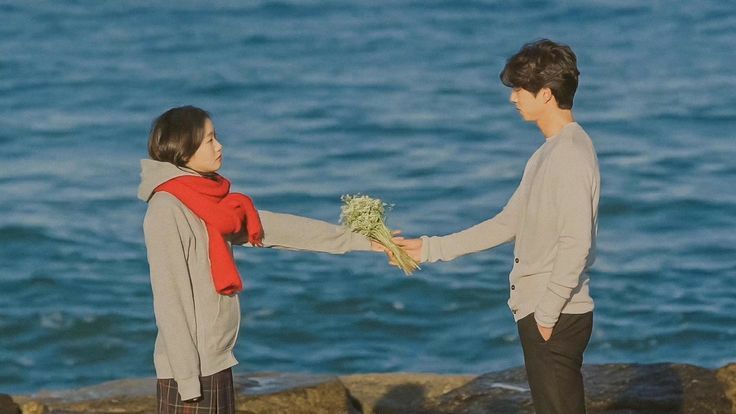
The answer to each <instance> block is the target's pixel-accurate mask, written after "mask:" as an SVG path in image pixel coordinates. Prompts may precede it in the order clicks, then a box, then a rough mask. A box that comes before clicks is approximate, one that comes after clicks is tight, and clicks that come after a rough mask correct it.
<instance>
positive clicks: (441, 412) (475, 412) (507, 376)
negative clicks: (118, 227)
mask: <svg viewBox="0 0 736 414" xmlns="http://www.w3.org/2000/svg"><path fill="white" fill-rule="evenodd" d="M418 413H422V414H425V413H426V414H445V413H447V414H450V413H452V414H521V413H524V414H526V413H530V414H531V413H534V408H533V407H532V399H531V394H530V392H529V387H528V384H527V381H526V371H525V370H524V368H514V369H509V370H506V371H501V372H495V373H489V374H484V375H481V376H479V377H477V378H476V379H474V380H473V381H471V382H469V383H468V384H466V385H465V386H463V387H460V388H458V389H455V390H452V391H450V392H448V393H446V394H444V395H442V396H440V397H439V398H438V399H437V400H436V401H434V402H433V403H431V404H429V405H427V406H426V407H425V408H424V410H421V411H418V412H417V414H418Z"/></svg>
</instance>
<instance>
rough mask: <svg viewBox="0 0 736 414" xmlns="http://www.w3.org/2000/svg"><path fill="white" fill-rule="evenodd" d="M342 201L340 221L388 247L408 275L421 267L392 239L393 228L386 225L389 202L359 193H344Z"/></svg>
mask: <svg viewBox="0 0 736 414" xmlns="http://www.w3.org/2000/svg"><path fill="white" fill-rule="evenodd" d="M342 202H343V205H342V208H341V212H340V223H342V224H344V225H346V226H348V228H350V230H352V231H354V232H356V233H359V234H362V235H364V236H366V237H368V238H370V239H372V240H375V241H376V242H378V243H379V244H381V245H382V246H384V247H385V248H387V249H388V250H389V251H390V252H391V254H392V255H393V257H394V259H395V260H396V263H397V264H398V265H399V267H400V268H401V270H403V271H404V273H405V274H406V275H407V276H408V275H410V274H412V273H413V272H414V271H415V270H417V269H419V264H417V262H415V261H414V259H412V258H411V257H410V256H409V255H408V254H407V253H406V252H405V251H404V250H403V249H402V248H400V247H399V246H397V245H396V243H394V241H393V240H392V237H393V236H392V234H391V230H389V228H388V226H386V209H387V208H390V206H389V205H388V204H386V203H384V202H383V201H381V200H379V199H377V198H371V197H369V196H367V195H359V194H355V195H344V196H342Z"/></svg>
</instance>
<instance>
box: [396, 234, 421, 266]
mask: <svg viewBox="0 0 736 414" xmlns="http://www.w3.org/2000/svg"><path fill="white" fill-rule="evenodd" d="M393 240H394V243H396V244H397V245H398V246H399V247H401V248H402V249H404V251H405V252H406V253H407V254H408V255H409V256H410V257H411V258H412V259H414V261H415V262H417V263H420V262H421V259H422V239H405V238H403V237H394V238H393Z"/></svg>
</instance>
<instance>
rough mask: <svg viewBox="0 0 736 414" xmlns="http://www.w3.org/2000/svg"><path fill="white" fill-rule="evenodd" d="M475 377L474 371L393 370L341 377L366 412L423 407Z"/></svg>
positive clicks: (385, 413) (377, 413) (381, 413)
mask: <svg viewBox="0 0 736 414" xmlns="http://www.w3.org/2000/svg"><path fill="white" fill-rule="evenodd" d="M473 378H474V376H472V375H437V374H413V373H396V374H393V373H392V374H362V375H349V376H343V377H340V381H342V383H343V384H345V386H346V387H347V389H348V391H350V394H351V395H352V396H353V397H354V398H355V399H356V400H358V401H360V405H361V407H360V408H361V409H362V410H363V411H362V412H363V413H364V414H390V413H407V412H408V410H413V409H419V408H421V407H423V406H424V405H426V402H427V401H431V400H434V399H435V398H437V397H438V396H440V395H442V394H445V393H447V392H449V391H451V390H453V389H455V388H458V387H461V386H463V385H465V384H467V383H468V382H469V381H471V380H472V379H473Z"/></svg>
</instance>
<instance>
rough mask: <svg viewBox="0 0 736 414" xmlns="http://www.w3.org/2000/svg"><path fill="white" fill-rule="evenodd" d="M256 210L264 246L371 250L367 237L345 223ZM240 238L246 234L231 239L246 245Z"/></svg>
mask: <svg viewBox="0 0 736 414" xmlns="http://www.w3.org/2000/svg"><path fill="white" fill-rule="evenodd" d="M258 214H259V215H260V218H261V224H262V225H263V245H264V247H275V248H283V249H289V250H304V251H312V252H323V253H332V254H344V253H347V252H350V251H354V250H359V251H368V250H371V241H370V240H369V239H368V238H367V237H365V236H362V235H360V234H357V233H353V232H352V231H350V229H348V228H347V227H345V226H340V225H336V224H331V223H328V222H326V221H321V220H315V219H311V218H308V217H302V216H295V215H293V214H284V213H273V212H270V211H266V210H258ZM244 240H247V236H246V235H240V234H239V235H237V238H236V240H234V242H235V243H238V244H243V245H244V246H248V247H249V246H250V245H249V244H244V243H245V241H244Z"/></svg>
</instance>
